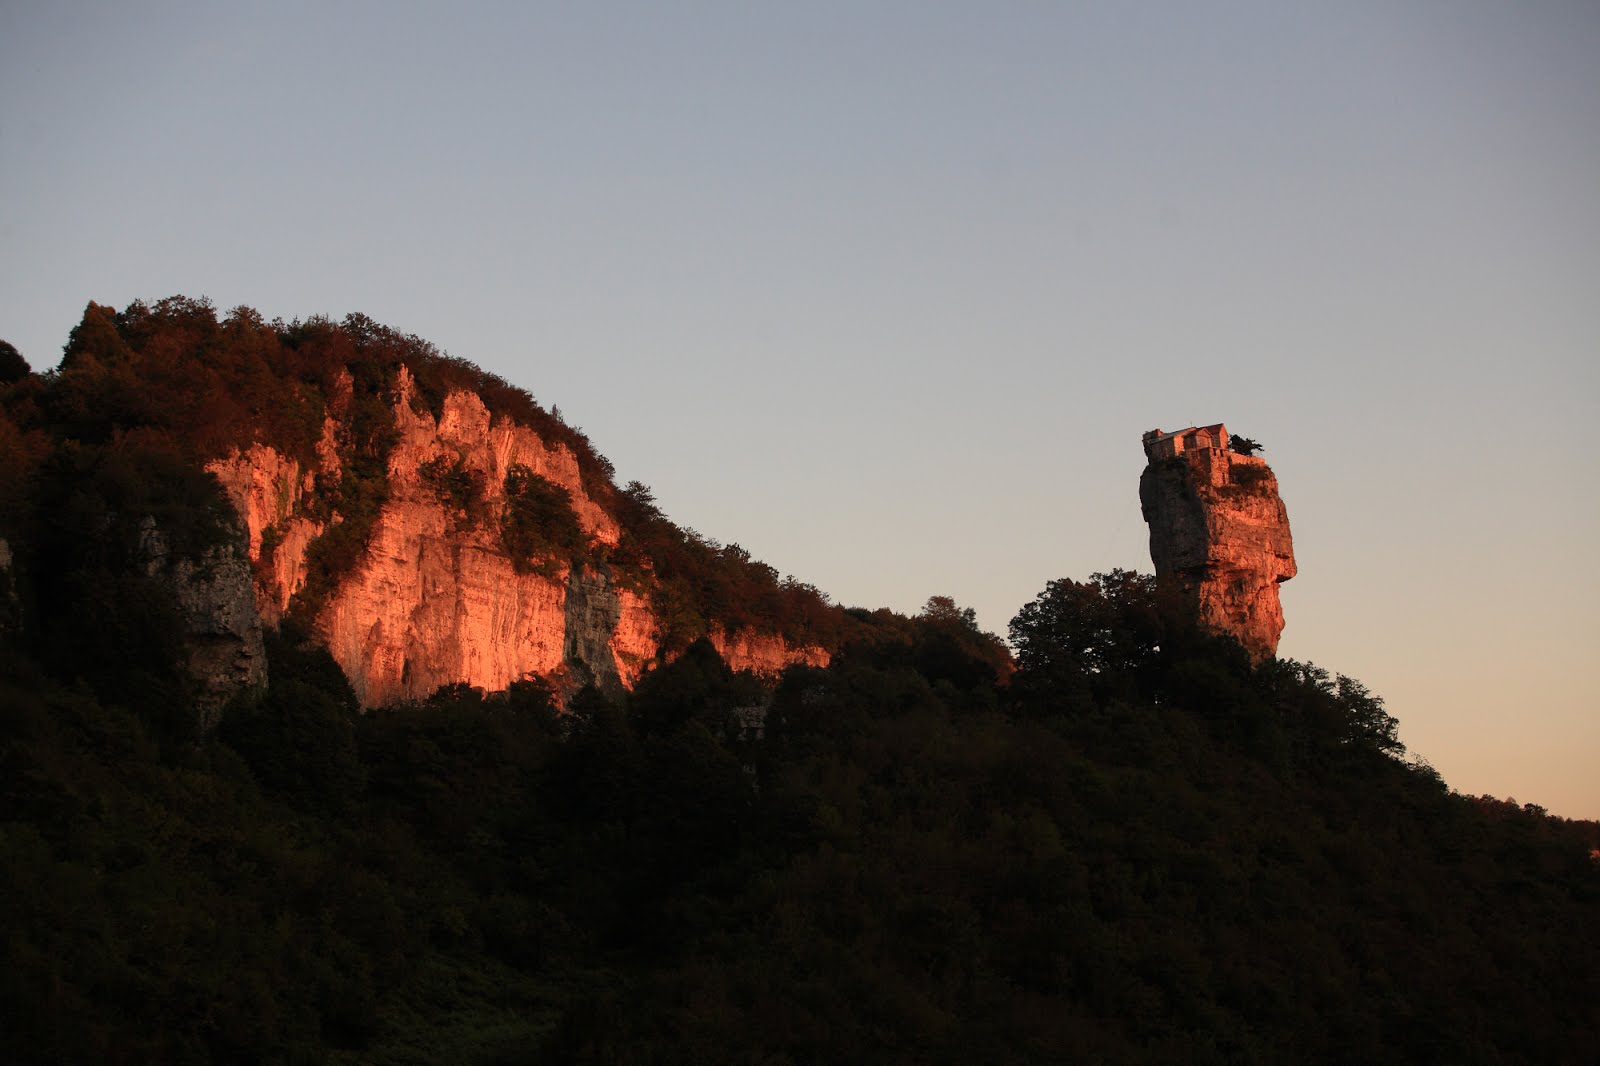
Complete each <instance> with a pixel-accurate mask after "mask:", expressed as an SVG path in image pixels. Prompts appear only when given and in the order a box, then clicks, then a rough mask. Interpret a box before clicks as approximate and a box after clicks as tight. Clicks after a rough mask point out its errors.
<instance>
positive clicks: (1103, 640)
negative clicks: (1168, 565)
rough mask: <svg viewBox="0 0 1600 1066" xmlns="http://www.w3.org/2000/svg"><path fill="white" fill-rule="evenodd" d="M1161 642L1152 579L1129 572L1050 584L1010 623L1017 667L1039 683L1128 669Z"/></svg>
mask: <svg viewBox="0 0 1600 1066" xmlns="http://www.w3.org/2000/svg"><path fill="white" fill-rule="evenodd" d="M1160 637H1161V619H1160V613H1159V610H1158V608H1157V604H1156V581H1155V578H1153V577H1150V576H1149V575H1146V574H1139V573H1135V572H1133V571H1131V570H1121V569H1118V570H1113V571H1111V572H1110V573H1109V574H1092V575H1090V578H1089V580H1088V581H1087V582H1082V583H1080V582H1077V581H1072V580H1070V579H1067V578H1061V579H1059V580H1056V581H1052V582H1050V583H1049V584H1047V585H1046V586H1045V590H1044V591H1043V592H1042V593H1040V594H1039V596H1038V597H1037V598H1036V599H1034V600H1033V602H1032V603H1028V604H1025V605H1024V606H1023V608H1022V610H1021V611H1019V612H1017V616H1016V617H1015V618H1013V619H1012V620H1011V645H1012V647H1013V648H1015V649H1016V653H1017V666H1018V668H1019V670H1021V672H1022V673H1023V675H1031V676H1032V677H1033V678H1035V679H1038V680H1041V681H1047V680H1049V679H1064V678H1067V677H1070V676H1072V675H1083V674H1100V673H1104V672H1108V671H1120V670H1126V669H1131V668H1133V667H1136V666H1138V665H1140V664H1141V663H1143V662H1145V661H1147V660H1148V659H1149V658H1150V656H1151V655H1152V654H1154V652H1155V650H1156V648H1157V647H1158V645H1159V644H1160Z"/></svg>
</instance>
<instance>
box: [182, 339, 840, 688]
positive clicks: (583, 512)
mask: <svg viewBox="0 0 1600 1066" xmlns="http://www.w3.org/2000/svg"><path fill="white" fill-rule="evenodd" d="M411 391H412V385H411V382H410V378H409V376H408V375H406V374H405V372H404V370H403V369H402V372H401V376H400V381H399V387H398V389H397V394H396V397H395V404H394V415H395V428H396V430H397V433H398V438H397V440H396V443H395V445H394V447H393V449H392V450H391V452H390V454H389V460H388V471H387V476H388V495H387V499H386V500H385V502H384V504H383V506H382V509H381V511H380V512H379V514H378V517H377V520H376V522H375V524H374V526H373V528H372V531H371V534H370V537H369V538H368V540H367V545H366V551H365V553H364V554H363V555H362V557H361V558H360V560H359V561H358V563H357V564H356V566H355V567H354V568H353V569H352V570H351V571H350V572H349V573H347V574H345V575H343V576H342V577H341V579H340V580H339V582H338V584H337V586H336V587H335V588H334V589H333V590H332V591H331V593H330V594H329V595H328V597H327V600H326V603H325V604H324V605H323V606H322V607H321V609H320V611H319V612H318V614H317V617H316V623H315V628H316V632H317V635H318V636H319V637H320V638H321V639H322V640H323V641H324V642H325V643H326V644H327V647H328V650H329V651H330V653H331V654H332V655H333V657H334V659H335V660H336V661H337V662H338V663H339V665H340V666H341V667H342V668H343V669H344V672H345V674H346V675H347V676H348V677H349V679H350V683H351V686H352V687H353V688H354V689H355V691H356V694H357V696H358V697H359V698H360V700H361V702H362V703H363V704H364V705H366V706H376V705H380V704H385V703H391V702H394V701H397V700H406V699H421V698H425V697H427V696H428V695H430V694H431V693H433V692H434V691H435V690H437V689H438V688H439V687H440V686H441V685H447V684H456V683H465V684H468V685H472V686H474V687H477V688H482V689H484V690H486V691H498V690H501V689H504V688H506V687H507V686H508V685H510V684H511V683H513V682H515V681H518V680H520V679H522V678H523V677H525V676H526V675H528V674H530V673H537V674H540V675H545V676H557V677H564V678H566V679H567V680H568V681H569V682H570V683H571V684H574V685H576V684H582V683H586V682H593V683H595V684H597V685H599V686H600V687H601V688H602V689H613V690H615V689H617V688H631V687H632V686H633V684H634V683H635V682H636V681H637V680H638V678H639V677H640V675H641V674H642V673H643V672H644V670H645V669H647V668H648V666H649V665H650V664H652V663H653V662H655V661H656V660H657V658H658V653H659V649H660V627H659V624H658V619H657V617H656V615H655V613H654V610H653V608H652V606H651V603H650V600H649V597H648V596H647V595H643V594H641V593H639V592H636V591H634V590H632V589H630V588H626V587H620V586H618V585H617V584H616V583H615V582H614V581H613V579H612V576H611V572H610V571H609V569H608V568H607V567H605V566H603V565H598V566H591V567H586V568H584V569H581V570H573V569H572V568H571V567H569V566H566V565H562V566H561V567H560V568H559V569H556V570H554V571H549V570H546V572H537V571H535V572H530V571H529V570H527V569H526V568H524V569H520V570H519V569H518V567H517V566H515V565H514V564H513V561H512V559H511V557H510V556H509V555H508V554H507V552H506V550H505V547H504V545H503V543H502V539H501V536H500V518H501V515H502V514H503V513H504V510H505V507H506V494H505V484H506V475H507V473H508V471H510V469H511V468H512V467H513V466H515V465H519V464H520V465H523V466H526V467H527V468H528V469H530V470H531V471H533V472H534V473H536V474H538V475H540V476H542V477H544V478H545V479H547V480H549V481H551V482H553V483H554V484H556V485H559V486H561V487H562V488H564V489H566V490H567V492H568V493H570V494H571V499H572V509H573V513H574V515H575V516H576V518H577V520H578V525H579V527H580V529H581V530H582V532H583V534H584V535H585V536H586V537H587V538H588V539H589V540H590V542H591V543H593V544H595V545H599V546H602V547H615V546H616V544H617V542H618V540H619V537H620V535H621V531H620V529H619V527H618V525H617V522H616V520H615V519H614V518H613V517H612V516H611V515H610V514H609V513H608V512H607V511H606V510H605V508H604V507H602V506H601V505H600V504H599V502H597V501H596V500H594V499H592V498H591V497H590V496H589V494H588V492H587V491H586V489H585V486H584V484H583V479H582V477H581V475H580V472H579V467H578V462H577V458H576V456H574V455H573V453H572V452H571V450H570V449H568V448H567V447H565V446H564V445H559V444H557V445H547V444H546V443H545V442H544V441H543V440H542V439H541V438H540V437H539V435H538V434H537V433H535V432H534V431H533V430H532V429H529V428H528V427H526V426H522V425H519V424H517V423H515V422H513V421H511V420H509V419H505V418H494V417H491V415H490V413H489V411H488V410H487V408H485V406H484V404H483V402H482V401H481V400H480V399H479V397H478V396H476V395H474V394H472V393H469V392H459V391H458V392H453V393H451V394H449V395H448V396H447V397H445V399H444V401H443V403H442V405H441V410H440V414H439V416H438V417H437V418H435V417H434V416H433V415H432V414H431V413H429V412H428V411H426V410H417V409H415V408H416V407H419V406H421V405H414V404H413V403H412V396H411ZM339 441H340V430H339V426H338V425H337V424H336V423H335V422H333V421H332V420H330V421H329V423H328V424H327V425H326V426H325V427H324V434H323V445H322V446H321V447H319V449H318V457H319V461H318V468H317V469H315V470H303V469H301V465H300V464H299V463H298V462H297V461H295V460H294V459H291V458H289V457H286V456H283V455H281V454H279V453H277V452H276V451H274V450H273V449H272V448H270V447H267V446H264V445H260V444H257V445H255V446H253V447H252V448H250V449H249V450H248V451H245V452H234V453H232V454H231V455H229V456H227V457H225V458H223V459H220V460H218V461H216V462H213V463H212V464H210V466H209V467H208V469H210V470H211V471H212V472H213V473H215V474H216V475H217V476H218V478H219V480H221V482H222V483H223V487H224V488H225V490H226V491H227V493H228V496H229V498H230V499H231V500H232V501H233V504H234V506H235V508H236V509H237V510H238V511H239V513H240V516H241V517H242V519H243V521H244V524H245V526H246V529H247V532H248V539H249V551H250V557H251V559H252V560H253V561H254V562H255V563H256V596H257V600H258V602H259V604H260V609H261V613H262V616H263V617H264V618H266V619H268V620H269V621H274V622H275V621H277V620H279V619H281V618H282V617H283V615H284V613H285V612H286V611H287V610H288V608H289V605H290V602H291V600H292V599H293V597H294V595H295V593H296V592H298V591H300V590H301V588H302V587H303V586H304V584H305V582H306V579H307V551H308V549H309V548H310V546H311V545H312V544H313V543H314V542H315V540H316V539H317V538H318V537H319V536H322V535H323V534H324V533H326V532H327V529H328V527H329V526H330V525H332V524H337V522H338V521H339V517H338V515H336V514H335V515H332V516H331V517H330V518H329V519H328V520H327V521H326V522H324V521H321V520H317V519H314V518H312V517H309V515H308V513H307V512H316V511H317V510H318V509H317V508H315V507H312V506H310V504H311V503H312V502H313V500H314V497H315V494H316V493H317V492H319V491H325V489H326V487H327V486H331V485H333V484H336V483H337V479H338V476H339V470H340V444H339ZM438 460H443V461H444V462H445V463H447V464H454V463H456V462H457V461H458V460H459V462H460V468H461V469H462V470H464V471H465V472H467V473H468V474H470V475H471V476H472V477H473V479H474V481H475V483H476V484H477V485H478V486H480V491H481V498H479V499H478V500H477V501H476V502H475V503H474V506H473V508H472V509H471V512H470V513H468V512H466V511H463V510H461V509H460V508H459V507H456V506H454V505H452V504H451V503H449V502H448V501H446V500H444V499H441V496H440V493H439V491H438V489H437V486H436V484H433V483H430V482H429V480H428V479H427V478H426V477H425V476H424V474H423V471H424V469H425V468H426V467H427V466H428V464H430V463H433V462H435V461H438ZM713 639H714V641H720V642H719V643H718V648H719V650H721V651H722V652H723V655H724V658H725V659H727V661H728V664H729V666H731V667H732V668H733V669H735V670H743V669H753V670H756V671H758V672H763V673H770V672H775V671H776V670H779V669H782V667H783V666H787V665H789V664H790V663H792V662H799V661H803V662H818V661H826V658H827V654H826V652H824V651H823V650H822V649H813V648H802V649H789V648H787V646H786V645H784V643H783V641H782V640H781V639H780V638H778V637H768V636H763V635H756V634H749V633H742V632H741V633H737V634H734V635H733V636H732V637H727V636H724V635H721V634H717V635H715V636H714V638H713Z"/></svg>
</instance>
